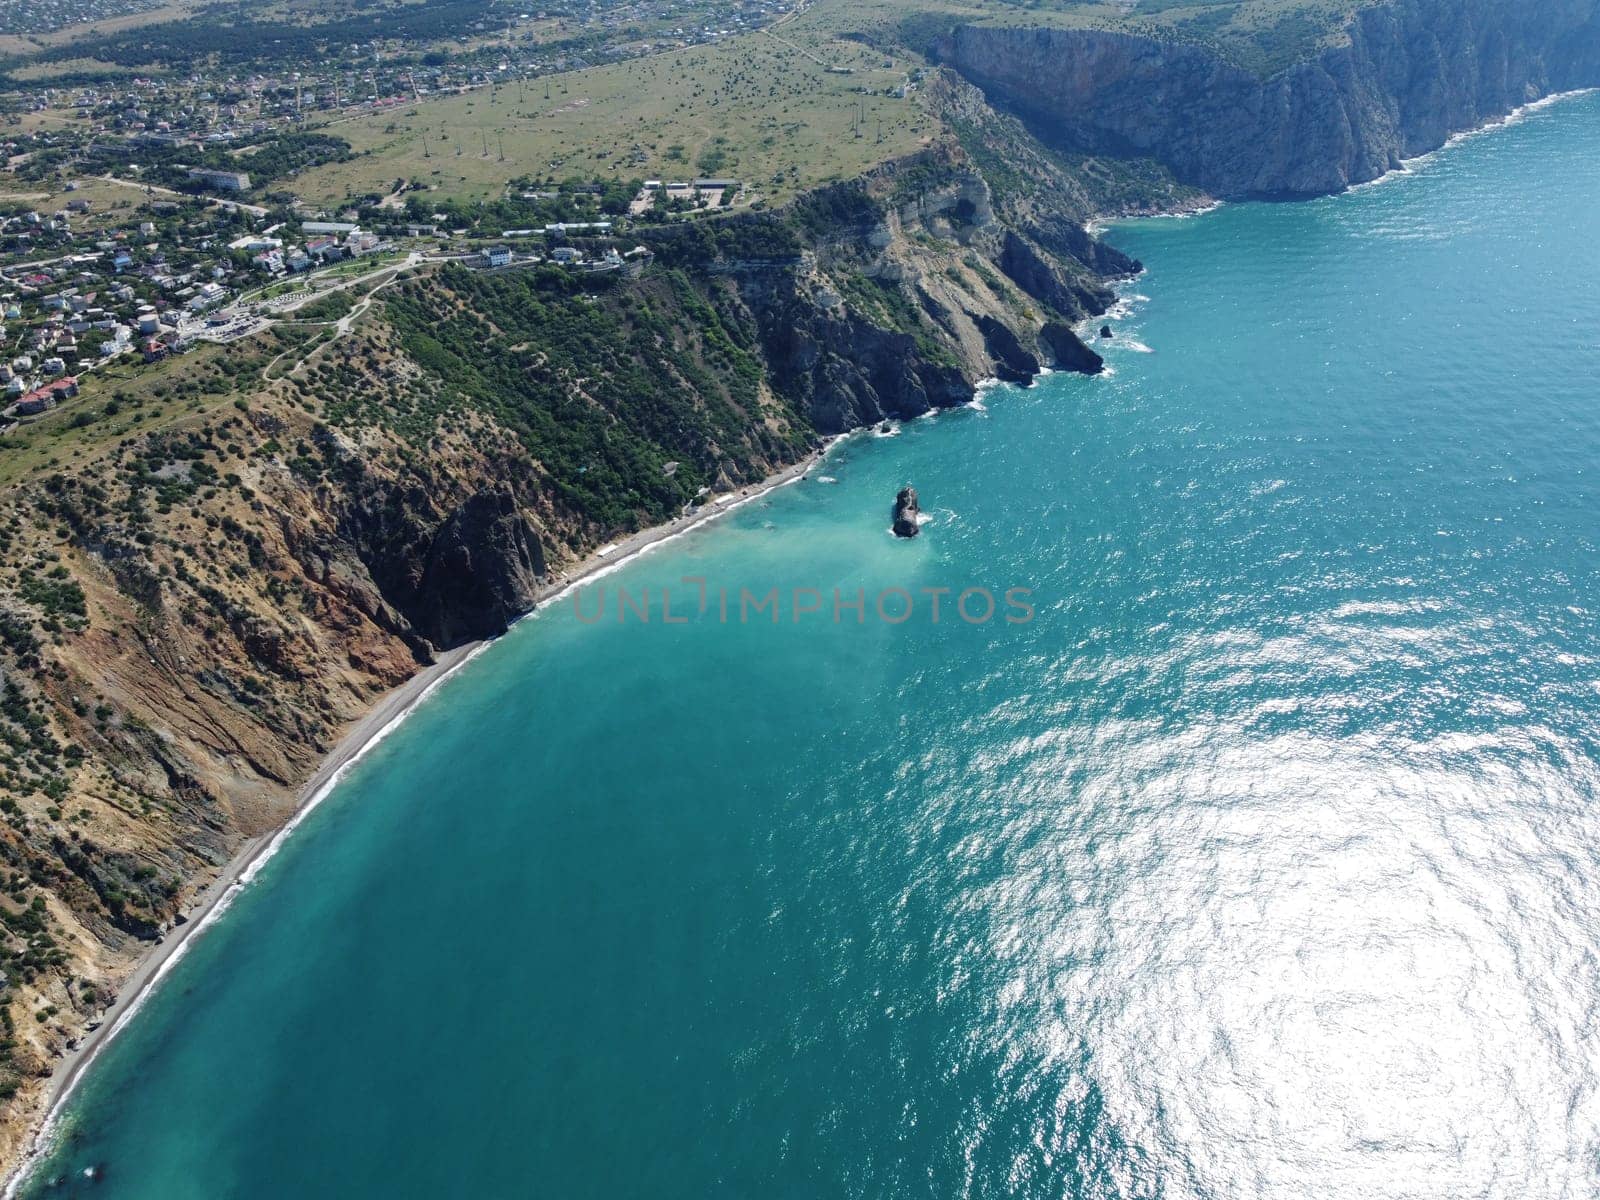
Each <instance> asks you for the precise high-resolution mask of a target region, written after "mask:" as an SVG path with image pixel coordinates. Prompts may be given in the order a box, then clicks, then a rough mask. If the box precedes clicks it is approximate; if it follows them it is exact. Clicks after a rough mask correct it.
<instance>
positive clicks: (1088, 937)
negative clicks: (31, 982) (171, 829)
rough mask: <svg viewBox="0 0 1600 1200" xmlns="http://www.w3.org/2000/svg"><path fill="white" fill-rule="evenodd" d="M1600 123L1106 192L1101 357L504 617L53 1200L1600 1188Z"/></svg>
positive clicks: (216, 971) (236, 935) (197, 989)
mask: <svg viewBox="0 0 1600 1200" xmlns="http://www.w3.org/2000/svg"><path fill="white" fill-rule="evenodd" d="M1597 129H1600V96H1593V95H1592V96H1587V97H1581V98H1577V99H1572V100H1568V101H1566V102H1564V103H1561V104H1558V105H1554V106H1552V107H1549V108H1546V109H1542V110H1540V111H1536V112H1533V113H1531V114H1529V115H1528V116H1527V117H1526V118H1525V119H1523V120H1520V121H1518V122H1516V123H1514V124H1512V125H1511V126H1509V127H1507V128H1504V129H1501V130H1498V131H1496V132H1493V133H1490V134H1486V135H1482V136H1477V137H1473V138H1470V139H1467V140H1465V141H1463V142H1462V143H1460V144H1458V145H1455V146H1453V147H1451V148H1449V149H1447V150H1446V151H1445V152H1443V153H1441V154H1439V155H1437V156H1434V157H1433V158H1431V159H1428V160H1424V161H1422V162H1419V163H1418V164H1416V168H1415V170H1414V171H1413V172H1412V173H1410V174H1408V175H1405V176H1402V177H1398V178H1394V179H1391V180H1388V181H1386V182H1383V183H1381V184H1379V185H1378V186H1374V187H1369V188H1365V189H1362V190H1358V191H1357V192H1354V193H1352V194H1350V195H1346V196H1342V197H1337V198H1330V199H1326V200H1321V201H1317V202H1313V203H1303V204H1283V205H1267V204H1253V205H1243V206H1236V207H1228V208H1224V209H1222V210H1219V211H1216V212H1213V213H1211V214H1208V215H1206V216H1203V217H1200V218H1195V219H1189V220H1157V221H1147V222H1141V223H1134V224H1129V225H1125V226H1122V227H1118V228H1115V229H1113V230H1112V231H1111V233H1110V237H1111V240H1113V241H1114V242H1115V243H1116V244H1118V245H1120V246H1122V247H1123V248H1125V249H1127V250H1129V251H1130V252H1133V253H1135V254H1137V255H1138V256H1140V257H1141V258H1142V259H1143V260H1144V261H1145V262H1146V263H1148V264H1149V272H1148V274H1147V275H1146V276H1144V277H1143V278H1141V279H1139V280H1137V281H1135V282H1134V283H1133V284H1131V285H1130V286H1129V288H1128V289H1127V303H1126V309H1125V311H1119V312H1118V313H1117V314H1115V315H1114V316H1113V318H1112V324H1113V326H1114V327H1115V329H1116V331H1117V337H1116V339H1115V340H1114V341H1113V342H1112V343H1111V344H1110V345H1109V348H1108V349H1107V354H1108V357H1109V361H1110V363H1111V365H1112V367H1113V373H1111V374H1110V375H1108V376H1106V377H1103V378H1098V379H1084V378H1078V377H1067V376H1053V377H1050V378H1047V379H1046V380H1044V381H1042V382H1041V383H1040V384H1039V385H1037V386H1035V387H1033V388H1031V389H1028V390H1021V389H1016V388H1006V387H1001V388H995V389H992V390H988V391H986V392H985V393H984V394H983V398H982V407H972V408H968V409H964V410H960V411H957V412H954V413H948V414H944V415H941V416H939V417H937V418H936V419H931V420H924V421H919V422H914V423H911V424H908V425H907V426H906V427H905V428H904V429H903V430H902V431H901V432H900V434H899V436H897V437H884V438H879V437H872V436H865V437H857V438H854V439H851V440H849V441H847V442H845V443H843V444H842V445H840V446H839V447H837V448H836V449H835V451H834V453H833V454H832V456H831V457H830V458H829V459H828V460H827V462H826V464H825V465H824V466H822V467H820V468H818V469H817V470H816V471H814V472H813V474H812V477H811V478H810V479H808V480H807V481H805V482H803V483H799V484H796V485H794V486H791V487H789V488H786V489H784V490H782V491H780V492H778V493H775V494H773V495H772V496H770V497H768V498H766V499H764V500H763V501H760V502H758V503H754V504H751V505H749V506H747V507H745V508H742V509H740V510H738V511H737V512H735V513H733V514H732V515H731V516H729V517H728V518H727V519H726V520H724V521H723V522H721V523H720V524H718V525H716V526H714V527H708V528H703V529H701V530H698V531H696V532H694V533H692V534H691V535H689V536H687V537H685V538H683V539H681V540H678V541H676V542H673V543H671V544H669V545H668V546H666V547H664V548H662V549H660V550H658V551H657V552H655V553H653V554H651V555H648V556H646V557H644V558H642V559H639V560H636V561H635V562H633V563H631V564H629V565H627V566H626V567H625V568H624V569H623V570H621V571H620V572H619V573H617V574H615V575H613V576H610V577H608V578H606V579H604V580H602V581H600V582H601V584H603V586H604V587H605V589H606V591H605V604H606V606H607V609H608V612H607V615H606V616H605V617H604V619H602V620H600V621H597V622H595V623H593V624H590V623H587V622H585V621H582V620H579V619H578V617H577V615H576V613H575V612H574V609H573V607H572V604H571V602H570V601H568V602H566V603H564V604H562V605H559V606H556V607H554V608H550V609H547V610H545V611H543V612H542V613H541V614H540V615H539V616H537V617H536V618H535V619H532V620H529V621H526V622H524V623H522V624H521V625H519V626H518V627H517V628H516V629H515V630H514V631H513V632H512V633H511V634H510V635H509V636H507V637H506V638H505V639H503V640H502V641H501V642H499V643H498V644H496V645H495V646H493V647H492V648H491V649H490V650H489V651H487V652H486V653H484V654H483V655H481V656H480V657H479V658H477V659H476V660H475V661H473V662H472V663H471V664H470V666H469V667H468V668H467V669H465V670H464V671H462V672H461V673H459V674H457V675H456V676H454V677H453V678H452V679H451V680H450V681H449V682H448V683H446V684H445V685H444V686H443V687H442V688H441V689H440V690H439V691H438V692H437V693H436V694H435V695H434V696H433V698H432V699H431V700H430V701H428V702H427V703H426V704H425V705H424V706H423V707H422V708H421V709H420V710H419V711H418V712H417V713H416V714H415V715H414V716H413V717H412V718H411V719H410V720H408V721H407V722H406V723H405V725H404V726H403V727H402V728H401V730H400V731H399V732H397V733H396V734H394V736H392V737H390V738H389V739H388V740H386V741H384V742H383V743H381V745H379V746H378V747H377V748H376V749H375V750H374V751H373V752H372V753H371V754H370V755H369V756H368V757H367V758H365V759H364V760H363V761H362V762H361V763H360V765H359V766H358V768H357V769H356V770H354V771H353V772H352V774H351V775H350V776H349V777H348V779H347V781H346V782H345V783H344V784H343V785H342V786H341V787H340V788H338V789H337V790H336V792H335V793H334V794H333V795H332V796H331V797H330V798H329V799H328V801H327V802H326V803H325V804H324V805H323V806H322V807H321V808H319V809H318V810H316V812H315V813H314V814H313V815H312V816H311V817H310V818H309V819H308V820H307V821H306V823H305V824H304V825H303V826H302V827H301V829H300V830H299V831H298V832H297V833H296V834H295V835H294V837H293V838H291V839H290V840H289V842H288V844H287V846H286V848H285V849H284V850H283V852H282V853H281V854H279V855H278V856H277V857H276V858H275V859H273V860H272V861H271V863H270V864H269V865H268V866H267V867H266V868H265V869H264V871H263V872H262V874H261V875H260V877H259V879H258V880H257V881H256V882H255V884H253V885H252V886H251V887H250V888H249V889H248V890H247V891H246V892H245V893H244V894H243V895H242V896H241V897H240V899H239V900H238V902H237V903H236V904H235V905H234V906H233V907H232V909H231V910H230V911H229V912H228V913H227V914H226V915H225V916H224V917H223V918H222V919H221V920H220V921H219V922H218V923H217V924H216V926H215V927H214V928H212V929H211V931H210V932H208V933H207V934H206V935H205V936H204V937H203V938H201V939H200V940H199V941H198V942H197V943H196V945H195V946H194V947H193V949H192V951H191V952H190V953H189V954H188V956H187V957H186V958H185V959H184V960H183V961H182V962H181V963H180V964H179V966H178V967H177V968H176V969H175V970H174V971H173V973H172V974H171V975H170V976H169V977H168V978H167V980H166V982H165V983H164V984H163V986H162V987H161V988H160V989H159V990H158V991H157V992H156V993H155V994H154V995H153V997H152V998H151V1000H150V1002H149V1003H148V1005H147V1006H146V1008H145V1010H144V1011H143V1012H142V1013H141V1014H140V1015H139V1017H138V1018H137V1019H136V1020H135V1021H134V1022H133V1023H132V1024H131V1025H130V1027H129V1028H128V1029H127V1031H126V1032H125V1033H123V1034H122V1035H121V1036H120V1037H119V1038H118V1039H116V1040H115V1041H114V1042H113V1043H112V1044H111V1046H110V1047H109V1049H108V1050H107V1051H106V1053H105V1054H104V1055H103V1056H102V1058H101V1059H100V1061H99V1062H98V1063H97V1064H96V1066H95V1067H94V1069H93V1070H92V1071H91V1072H90V1073H89V1075H88V1076H87V1078H86V1080H85V1082H84V1083H83V1085H82V1087H81V1088H80V1089H79V1090H78V1091H77V1093H76V1094H75V1096H74V1098H73V1099H72V1101H71V1103H70V1105H69V1109H68V1112H67V1114H66V1119H65V1123H64V1130H63V1134H62V1138H61V1141H60V1145H59V1149H58V1151H57V1153H56V1154H55V1156H54V1157H53V1158H52V1159H51V1160H50V1161H49V1162H48V1163H47V1164H46V1166H45V1167H44V1169H43V1170H42V1172H41V1173H40V1174H39V1175H38V1176H36V1177H35V1183H34V1184H32V1185H30V1187H29V1189H28V1191H29V1193H30V1194H37V1195H51V1196H56V1195H79V1194H82V1195H95V1196H107V1197H116V1198H119V1200H120V1198H127V1200H201V1198H204V1200H217V1198H220V1197H228V1198H236V1200H257V1198H262V1200H265V1198H272V1200H283V1198H286V1197H338V1198H341V1200H366V1198H372V1200H377V1198H380V1197H381V1198H383V1200H422V1198H429V1200H434V1198H437V1197H473V1198H475V1200H477V1198H497V1197H523V1196H548V1197H561V1198H576V1197H597V1198H598V1197H605V1198H616V1197H651V1198H654V1200H670V1198H683V1200H690V1198H694V1200H700V1198H703V1197H707V1196H762V1197H795V1198H802V1197H803V1198H808V1200H809V1198H816V1197H909V1196H925V1197H939V1198H946V1197H1001V1196H1029V1197H1046V1196H1048V1197H1092V1198H1095V1200H1100V1198H1109V1197H1164V1198H1174V1200H1176V1198H1189V1197H1194V1198H1203V1197H1215V1198H1219V1200H1220V1198H1233V1197H1252V1198H1255V1197H1260V1198H1273V1200H1277V1198H1284V1200H1303V1198H1306V1197H1334V1196H1341V1197H1362V1198H1363V1200H1370V1198H1387V1197H1396V1198H1398V1197H1406V1198H1413V1197H1438V1198H1440V1200H1445V1198H1448V1200H1461V1198H1463V1197H1506V1198H1508V1200H1511V1198H1515V1200H1530V1198H1546V1197H1587V1196H1593V1195H1595V1194H1596V1193H1597V1191H1600V1016H1597V997H1600V473H1597V470H1600V201H1597V197H1600V137H1597V136H1596V131H1597ZM824 477H826V479H827V480H831V482H828V481H825V479H824ZM907 482H910V483H914V484H915V485H916V486H917V488H918V489H919V491H920V492H921V494H922V498H923V503H924V507H925V508H926V509H927V510H928V511H929V513H930V514H931V520H930V522H929V523H928V524H927V525H926V527H925V529H924V531H923V536H922V537H921V538H919V539H917V540H916V541H915V542H910V543H907V542H899V541H896V540H894V539H893V538H891V537H890V536H889V534H888V532H887V526H888V522H889V505H890V502H891V500H892V498H893V495H894V492H895V490H896V489H897V488H898V487H899V486H901V485H902V484H904V483H907ZM685 576H699V577H704V578H705V580H706V581H707V583H706V587H707V598H708V604H707V606H706V611H705V612H703V613H702V612H699V611H698V605H697V600H698V585H696V584H685V583H682V582H680V581H681V580H682V579H683V578H684V577H685ZM599 586H600V585H596V587H595V588H592V589H590V590H588V591H586V592H585V593H584V594H583V596H582V598H581V599H582V603H583V610H582V611H584V613H585V615H592V612H593V610H594V605H595V604H596V597H597V595H598V594H599V593H598V588H599ZM618 586H625V587H627V588H628V589H629V591H630V594H631V595H633V596H634V597H635V600H636V602H637V599H638V597H639V596H640V594H641V592H642V590H643V589H645V588H649V589H650V590H651V596H652V600H651V618H652V619H651V620H650V622H649V623H648V624H645V623H641V622H640V621H639V620H638V618H637V617H636V616H634V615H633V613H632V612H630V613H629V614H628V616H627V619H626V620H625V621H619V620H618V619H617V611H616V588H617V587H618ZM662 587H667V588H669V589H670V592H671V597H672V606H673V610H674V613H675V614H687V615H688V616H689V617H690V619H689V620H688V621H686V622H684V623H681V624H679V623H673V624H668V623H665V622H664V621H663V620H662V615H663V614H662V612H661V601H660V589H661V588H662ZM724 587H726V588H729V589H731V590H732V595H733V603H732V607H731V610H730V614H729V618H728V620H727V621H723V620H722V619H721V617H720V613H719V611H718V602H717V593H718V590H719V589H721V588H724ZM740 587H746V588H748V589H750V591H751V592H752V594H753V595H757V596H762V595H764V594H765V593H766V592H767V590H768V589H770V588H773V587H776V588H778V589H780V593H781V597H780V598H781V603H782V611H781V613H780V616H781V621H780V623H779V624H777V625H773V624H772V623H771V622H770V621H769V620H768V619H767V617H766V616H765V615H764V614H753V615H752V619H751V620H749V621H747V622H745V623H742V624H741V623H740V621H739V619H738V603H737V596H738V589H739V588H740ZM894 587H899V588H904V589H906V590H907V591H908V592H910V593H911V599H912V601H913V603H914V607H913V611H912V617H911V619H910V620H907V621H905V622H903V623H900V624H891V623H889V622H887V621H884V620H882V619H879V618H878V617H877V615H876V614H875V613H873V612H872V611H871V607H870V605H871V604H872V601H873V599H874V598H875V597H876V596H877V594H878V592H879V591H880V590H881V589H885V588H894ZM943 587H948V588H951V589H952V593H951V596H950V597H947V598H945V601H944V602H945V604H946V605H949V604H950V603H952V601H953V598H954V596H955V594H956V593H959V592H960V591H961V590H963V589H966V588H987V589H990V590H991V591H992V592H993V593H994V594H995V595H996V597H997V599H998V598H999V597H1000V594H1001V593H1002V592H1003V591H1004V590H1005V589H1008V588H1027V589H1030V592H1031V595H1030V597H1029V598H1028V603H1030V604H1031V605H1032V607H1033V609H1034V615H1033V618H1032V620H1029V621H1025V622H1014V623H1007V622H1006V621H1005V619H1004V617H1005V615H1006V614H1007V613H1008V612H1009V613H1011V614H1012V615H1017V611H1016V610H1009V609H1007V608H1006V607H1005V605H1004V601H1003V600H999V608H998V609H997V611H996V613H995V615H994V616H993V617H992V618H991V619H990V620H989V621H987V622H983V623H969V622H967V621H964V620H961V619H960V618H959V616H955V617H952V615H951V612H950V610H949V608H948V607H947V608H946V609H945V610H944V611H943V612H942V614H941V620H940V621H939V622H937V623H935V622H933V621H932V620H931V616H930V613H929V612H928V604H927V602H928V600H929V599H930V597H929V596H928V594H927V593H923V592H921V591H919V589H923V588H943ZM795 588H811V589H816V591H817V592H818V593H819V594H820V595H821V596H822V597H823V598H824V599H823V605H824V607H823V611H822V613H821V614H820V615H819V614H802V615H801V617H800V619H799V621H798V622H797V621H795V620H794V618H793V611H792V610H793V607H794V606H793V603H792V598H793V597H792V593H793V589H795ZM834 588H839V589H842V591H843V592H844V594H845V596H846V598H849V597H853V595H854V593H855V590H856V589H857V588H862V589H865V590H866V592H867V595H868V597H869V601H868V602H869V609H868V618H867V620H866V621H865V622H864V623H859V624H858V623H857V622H856V620H855V617H854V613H853V612H852V611H850V610H846V611H845V612H843V613H842V614H841V615H842V618H843V619H842V621H840V622H839V623H835V622H834V620H833V614H832V611H831V610H832V593H833V589H834ZM803 596H804V601H803V606H804V605H808V604H809V603H810V593H804V594H803ZM902 608H903V601H902V600H901V599H900V597H898V595H894V596H893V598H892V599H891V600H890V601H889V602H888V604H887V610H888V611H889V613H890V615H891V616H897V615H899V611H900V610H901V609H902ZM981 608H982V603H981V601H980V600H977V599H972V600H970V601H969V611H974V612H976V611H979V610H981ZM92 1166H94V1167H99V1168H101V1172H102V1177H101V1179H100V1180H99V1181H97V1182H91V1181H89V1180H87V1179H85V1177H84V1176H83V1175H82V1172H83V1171H84V1169H85V1168H88V1167H92ZM58 1175H59V1176H64V1177H65V1182H63V1183H62V1184H60V1185H59V1186H58V1187H57V1188H55V1189H54V1190H51V1189H50V1188H49V1187H48V1186H46V1181H47V1180H48V1178H49V1177H51V1176H58Z"/></svg>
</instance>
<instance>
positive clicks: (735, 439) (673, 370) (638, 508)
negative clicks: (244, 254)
mask: <svg viewBox="0 0 1600 1200" xmlns="http://www.w3.org/2000/svg"><path fill="white" fill-rule="evenodd" d="M386 310H387V313H388V319H389V321H390V322H391V323H392V324H393V326H394V327H395V328H396V330H397V331H398V332H399V335H400V345H401V347H402V348H403V349H404V350H405V352H406V354H407V355H408V356H409V357H410V358H411V359H412V360H413V361H415V362H416V363H417V364H418V365H420V366H421V367H422V368H423V369H424V371H426V372H428V373H429V374H430V375H432V376H434V377H436V378H437V380H438V381H439V382H440V383H441V384H442V387H441V388H439V389H436V390H430V389H426V388H413V389H410V390H409V391H402V392H401V393H400V394H394V393H391V394H389V395H387V396H385V395H382V394H378V393H374V392H373V391H371V390H360V389H357V390H353V391H350V392H348V393H344V398H343V399H342V400H335V401H334V402H332V403H331V404H330V406H329V408H328V417H329V419H330V420H332V421H334V422H336V423H338V422H353V423H362V422H377V423H381V424H388V425H391V426H393V427H395V428H397V429H399V430H400V431H402V432H403V433H405V434H406V435H407V436H408V437H410V438H412V439H415V440H421V439H425V438H427V437H429V436H431V433H432V430H433V428H434V426H435V422H436V421H437V420H438V418H439V416H440V415H441V414H442V413H443V412H444V411H446V410H447V409H451V408H460V407H468V408H476V409H479V410H481V411H483V412H485V413H488V414H489V415H491V416H492V417H493V418H494V419H495V420H496V422H497V423H498V424H500V425H501V426H502V427H504V428H506V429H510V430H512V431H514V432H515V433H516V434H517V435H518V437H519V438H520V439H521V440H522V442H523V444H524V445H525V446H526V447H527V449H528V451H529V452H530V453H531V454H532V455H533V456H534V457H535V458H536V459H537V460H538V461H539V463H540V464H541V466H542V468H543V469H544V471H545V472H546V474H547V475H548V477H549V481H550V484H551V486H552V487H553V489H554V490H555V492H556V493H557V496H558V497H559V499H560V501H561V502H562V503H564V504H565V505H569V506H570V507H571V508H573V509H575V510H577V511H578V512H581V513H583V514H585V515H586V516H587V517H588V518H590V519H592V520H594V521H595V522H597V523H598V524H600V525H602V526H604V527H606V528H609V529H626V528H634V527H637V526H639V525H642V524H647V523H651V522H658V521H661V520H664V519H666V518H669V517H672V516H675V515H676V514H677V512H678V511H679V509H680V508H681V507H682V506H683V505H684V504H685V503H687V502H688V501H690V500H691V499H693V498H694V497H695V495H696V493H697V492H698V491H699V489H700V488H702V487H711V486H714V485H716V484H717V483H718V482H719V481H723V482H726V481H730V480H731V481H740V480H744V479H750V478H755V477H759V475H760V474H762V473H763V472H764V470H765V469H766V467H767V465H769V464H770V463H772V462H775V461H787V460H789V459H792V458H794V457H796V456H797V452H798V449H799V448H800V447H802V446H803V445H804V444H805V442H806V441H807V439H808V436H809V431H808V429H807V427H806V424H805V422H804V420H803V419H802V418H801V417H800V415H799V414H798V413H796V412H795V411H793V410H792V409H790V408H789V407H787V406H786V405H783V404H782V403H781V402H778V401H776V400H773V399H772V398H770V397H769V396H768V395H767V394H766V392H765V389H764V387H763V384H762V366H761V361H760V358H759V356H758V352H757V350H756V346H755V338H756V331H755V329H754V326H753V324H752V321H751V319H750V316H749V314H748V313H747V312H746V311H744V310H743V308H742V307H741V306H740V305H739V304H738V302H737V301H736V300H735V299H734V298H733V295H732V292H731V291H726V290H723V289H721V288H719V287H717V286H715V285H705V286H697V285H696V284H695V283H693V282H691V281H690V279H689V278H688V276H686V275H684V274H682V273H679V272H677V271H664V272H661V273H659V274H658V275H657V276H655V277H652V278H651V279H648V280H645V281H640V282H638V283H634V282H631V281H623V280H617V281H615V282H612V283H609V284H608V283H605V282H603V281H601V280H599V279H596V278H592V277H583V276H578V275H570V274H568V273H567V272H565V271H562V270H560V269H559V268H554V267H546V268H539V269H534V270H528V271H511V272H500V273H492V274H485V273H474V272H470V271H466V270H463V269H460V268H451V269H448V270H446V271H445V272H443V273H442V274H441V275H440V276H439V277H438V278H437V279H436V280H422V281H416V282H413V283H408V284H406V285H404V286H403V287H401V288H399V289H398V290H397V292H395V293H392V294H391V296H390V298H389V299H388V301H387V304H386ZM350 369H353V368H351V367H349V366H348V364H331V363H330V364H326V365H324V366H323V367H322V368H320V370H321V371H322V372H323V378H322V382H324V383H326V384H328V385H331V386H330V387H329V388H328V389H327V390H328V392H329V394H333V395H339V394H340V391H341V389H340V388H339V387H338V385H339V383H340V378H339V376H340V373H341V372H342V371H345V370H350ZM380 405H381V407H379V406H380ZM670 463H677V464H679V465H678V466H677V467H670V466H669V464H670Z"/></svg>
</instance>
